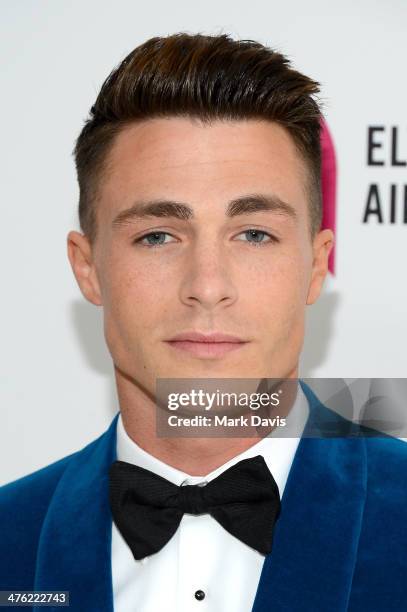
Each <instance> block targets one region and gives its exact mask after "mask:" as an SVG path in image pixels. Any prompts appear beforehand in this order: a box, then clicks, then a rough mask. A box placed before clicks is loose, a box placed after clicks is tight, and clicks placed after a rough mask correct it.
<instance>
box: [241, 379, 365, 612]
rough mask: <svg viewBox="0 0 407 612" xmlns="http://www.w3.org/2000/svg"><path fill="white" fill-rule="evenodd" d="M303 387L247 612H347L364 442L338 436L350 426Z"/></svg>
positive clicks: (362, 497)
mask: <svg viewBox="0 0 407 612" xmlns="http://www.w3.org/2000/svg"><path fill="white" fill-rule="evenodd" d="M302 387H303V389H304V392H305V393H306V395H307V397H308V401H309V403H310V417H309V419H308V422H307V425H306V430H305V433H304V437H303V438H302V439H301V441H300V443H299V445H298V448H297V452H296V454H295V457H294V461H293V464H292V467H291V470H290V473H289V476H288V480H287V483H286V487H285V489H284V494H283V497H282V500H281V514H280V517H279V519H278V521H277V523H276V526H275V531H274V536H273V549H272V551H271V553H270V554H269V555H267V556H266V559H265V562H264V565H263V570H262V574H261V577H260V582H259V585H258V589H257V593H256V598H255V602H254V605H253V609H252V612H266V611H267V612H268V611H269V610H273V612H283V611H284V612H287V610H290V612H300V611H301V612H315V610H329V611H330V612H342V611H345V610H347V602H348V598H349V595H350V590H351V584H352V576H353V571H354V567H355V562H356V557H357V548H358V541H359V534H360V530H361V524H362V517H363V508H364V503H365V496H366V455H365V445H364V439H363V438H360V437H359V438H355V437H353V438H352V437H344V435H343V434H346V433H349V421H346V420H344V419H342V417H340V416H339V415H336V413H334V412H332V411H330V410H329V409H327V408H326V407H325V406H323V405H322V404H321V403H320V402H319V401H318V399H317V398H316V396H315V395H314V394H313V393H312V391H311V390H310V389H309V388H308V387H306V385H304V383H302ZM335 423H336V432H337V433H336V437H331V438H323V437H321V436H322V435H324V431H325V432H326V431H328V432H330V435H332V431H333V429H335V427H334V425H335ZM318 431H319V432H320V435H319V437H316V436H317V435H318ZM341 432H342V433H341ZM307 435H308V436H310V437H307ZM334 435H335V434H334ZM312 436H314V437H312ZM339 436H341V437H339Z"/></svg>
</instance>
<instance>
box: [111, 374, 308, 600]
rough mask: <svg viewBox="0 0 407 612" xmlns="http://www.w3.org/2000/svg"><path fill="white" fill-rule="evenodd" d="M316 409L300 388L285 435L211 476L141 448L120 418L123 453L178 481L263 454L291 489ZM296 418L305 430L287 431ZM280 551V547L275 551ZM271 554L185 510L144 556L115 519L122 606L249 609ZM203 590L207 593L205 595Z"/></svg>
mask: <svg viewBox="0 0 407 612" xmlns="http://www.w3.org/2000/svg"><path fill="white" fill-rule="evenodd" d="M308 414H309V407H308V401H307V399H306V397H305V395H304V393H303V391H302V389H301V387H300V385H298V393H297V397H296V399H295V402H294V404H293V407H292V409H291V411H290V413H289V415H288V417H287V424H286V427H285V428H284V437H278V435H279V434H278V432H276V430H273V431H272V432H271V434H269V436H268V437H265V438H261V439H260V440H259V442H257V443H256V444H254V445H253V446H251V447H250V448H248V449H247V450H245V451H243V452H242V453H240V454H239V455H236V456H235V457H233V458H232V459H230V460H229V461H227V462H226V463H225V464H223V465H222V466H220V467H218V468H217V469H216V470H213V471H212V472H210V473H209V474H207V475H206V476H190V475H189V474H186V473H185V472H182V471H180V470H178V469H176V468H174V467H172V466H170V465H167V464H166V463H164V462H163V461H160V460H159V459H157V458H156V457H153V456H152V455H150V454H149V453H147V452H146V451H145V450H143V449H142V448H140V447H139V446H138V445H137V444H136V443H135V442H134V441H133V440H132V439H131V438H130V437H129V436H128V434H127V433H126V431H125V429H124V426H123V422H122V419H121V415H120V416H119V419H118V421H117V459H118V460H120V461H126V462H128V463H133V464H135V465H138V466H140V467H143V468H145V469H147V470H150V471H152V472H154V473H156V474H158V475H160V476H162V477H164V478H166V479H167V480H169V481H170V482H172V483H174V484H176V485H184V484H197V483H199V482H203V481H207V482H209V481H210V480H212V479H213V478H215V477H216V476H219V474H221V473H222V472H223V471H224V470H226V469H227V468H229V467H231V466H232V465H234V464H235V463H237V462H238V461H241V460H242V459H247V458H249V457H254V456H255V455H262V456H263V457H264V460H265V462H266V464H267V466H268V468H269V470H270V472H271V473H272V475H273V477H274V479H275V481H276V483H277V485H278V489H279V492H280V497H282V495H283V491H284V487H285V483H286V481H287V477H288V473H289V471H290V468H291V464H292V461H293V459H294V455H295V452H296V450H297V446H298V443H299V441H300V437H298V432H301V433H302V431H303V427H304V425H305V423H306V420H307V418H308ZM293 422H295V428H293V429H292V431H295V435H296V436H297V437H287V436H288V432H289V430H290V428H291V427H293ZM271 554H272V553H271ZM264 559H265V556H264V555H263V554H261V553H259V552H258V551H257V550H255V549H253V548H251V547H250V546H248V545H247V544H245V543H243V542H241V541H240V540H239V539H237V538H236V537H234V536H232V535H231V534H230V533H228V532H227V531H226V530H225V529H224V528H223V527H222V526H221V525H220V524H219V523H218V522H217V521H216V520H215V519H214V518H213V517H212V516H210V515H209V514H203V515H198V516H197V515H192V514H184V515H183V517H182V519H181V522H180V525H179V527H178V529H177V531H176V533H175V534H174V536H173V537H172V538H171V539H170V540H169V541H168V542H167V544H166V545H165V546H164V547H163V548H162V549H161V550H159V551H158V552H157V553H155V554H153V555H150V556H148V557H145V558H144V559H142V560H140V561H136V560H135V559H134V557H133V555H132V553H131V550H130V548H129V547H128V545H127V544H126V542H125V540H124V539H123V537H122V535H121V534H120V532H119V531H118V529H117V527H116V525H115V524H114V523H113V525H112V577H113V598H114V610H115V612H164V611H165V612H195V611H196V612H249V611H250V610H251V609H252V606H253V602H254V598H255V595H256V591H257V586H258V583H259V579H260V574H261V570H262V567H263V563H264ZM196 591H203V592H204V594H205V595H204V598H203V599H197V598H196V597H195V593H196Z"/></svg>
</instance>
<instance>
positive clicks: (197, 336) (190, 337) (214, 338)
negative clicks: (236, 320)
mask: <svg viewBox="0 0 407 612" xmlns="http://www.w3.org/2000/svg"><path fill="white" fill-rule="evenodd" d="M184 341H187V342H188V341H189V342H208V343H213V342H228V343H242V342H245V341H244V340H243V339H242V338H238V337H237V336H232V335H230V334H224V333H221V332H212V333H210V334H205V333H203V332H198V331H190V332H183V333H181V334H177V335H176V336H174V337H173V338H170V340H169V342H184Z"/></svg>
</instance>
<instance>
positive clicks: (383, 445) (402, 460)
mask: <svg viewBox="0 0 407 612" xmlns="http://www.w3.org/2000/svg"><path fill="white" fill-rule="evenodd" d="M364 443H365V448H366V464H367V482H368V486H369V488H370V487H373V490H375V488H377V487H380V492H381V496H383V495H384V493H385V492H387V495H391V494H392V493H393V494H396V493H398V495H400V496H402V497H404V499H405V501H407V442H405V441H403V440H400V439H399V438H393V437H390V436H388V437H380V436H377V437H365V438H364ZM390 499H391V497H390ZM399 501H401V498H400V499H399Z"/></svg>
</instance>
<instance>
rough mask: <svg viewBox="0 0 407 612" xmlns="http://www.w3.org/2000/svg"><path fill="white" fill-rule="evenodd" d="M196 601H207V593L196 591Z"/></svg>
mask: <svg viewBox="0 0 407 612" xmlns="http://www.w3.org/2000/svg"><path fill="white" fill-rule="evenodd" d="M195 599H197V600H198V601H202V599H205V593H204V592H203V591H201V590H199V591H195Z"/></svg>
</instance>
